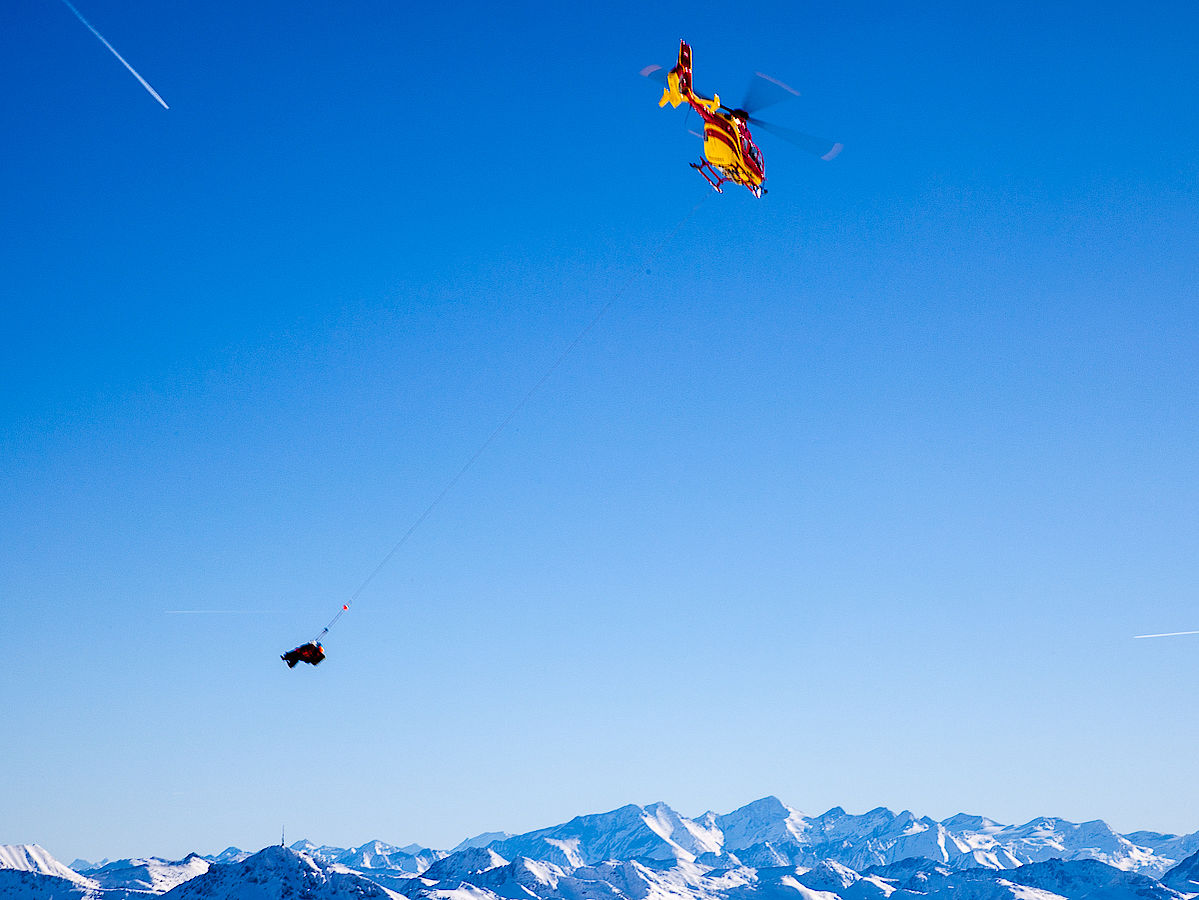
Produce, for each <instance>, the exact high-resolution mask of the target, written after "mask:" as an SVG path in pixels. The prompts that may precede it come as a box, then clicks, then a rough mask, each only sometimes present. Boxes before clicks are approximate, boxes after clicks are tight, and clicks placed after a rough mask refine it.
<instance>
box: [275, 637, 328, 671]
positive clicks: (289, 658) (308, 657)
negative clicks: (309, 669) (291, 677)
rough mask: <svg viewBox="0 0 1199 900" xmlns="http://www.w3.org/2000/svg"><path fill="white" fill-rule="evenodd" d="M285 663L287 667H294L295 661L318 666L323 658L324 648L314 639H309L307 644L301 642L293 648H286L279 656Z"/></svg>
mask: <svg viewBox="0 0 1199 900" xmlns="http://www.w3.org/2000/svg"><path fill="white" fill-rule="evenodd" d="M279 658H280V659H281V660H283V661H284V662H285V663H287V668H289V669H294V668H295V667H296V663H298V662H306V663H308V664H309V665H312V666H318V665H320V663H321V660H323V659H324V658H325V648H324V647H322V646H321V645H320V644H319V643H317V642H316V641H309V642H308V643H307V644H301V645H300V646H298V647H296V649H295V650H288V651H287V652H286V653H284V654H283V655H282V656H280V657H279Z"/></svg>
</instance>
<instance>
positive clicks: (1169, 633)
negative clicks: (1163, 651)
mask: <svg viewBox="0 0 1199 900" xmlns="http://www.w3.org/2000/svg"><path fill="white" fill-rule="evenodd" d="M1180 634H1199V631H1167V632H1166V633H1165V634H1134V635H1133V637H1134V638H1151V637H1178V636H1179V635H1180Z"/></svg>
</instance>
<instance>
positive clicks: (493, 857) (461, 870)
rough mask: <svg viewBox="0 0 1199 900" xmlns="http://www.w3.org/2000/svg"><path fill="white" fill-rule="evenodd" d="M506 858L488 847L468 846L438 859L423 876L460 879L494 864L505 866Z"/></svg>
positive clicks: (433, 878) (437, 878)
mask: <svg viewBox="0 0 1199 900" xmlns="http://www.w3.org/2000/svg"><path fill="white" fill-rule="evenodd" d="M506 865H508V860H506V859H504V857H502V856H500V855H499V854H498V853H496V852H495V851H494V850H492V849H490V848H488V847H468V848H467V849H466V850H459V851H458V852H457V853H451V854H450V855H449V856H447V857H445V858H444V859H439V860H438V861H437V862H435V863H433V865H431V866H429V868H428V869H426V870H425V872H424V875H423V877H424V878H426V879H430V880H435V881H446V880H448V879H458V880H462V879H465V878H468V877H469V876H471V875H474V874H476V873H478V872H486V871H487V870H488V869H494V868H495V867H496V866H506Z"/></svg>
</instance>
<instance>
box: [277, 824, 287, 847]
mask: <svg viewBox="0 0 1199 900" xmlns="http://www.w3.org/2000/svg"><path fill="white" fill-rule="evenodd" d="M279 846H280V847H286V846H287V826H286V825H284V826H283V831H282V833H281V834H280V835H279Z"/></svg>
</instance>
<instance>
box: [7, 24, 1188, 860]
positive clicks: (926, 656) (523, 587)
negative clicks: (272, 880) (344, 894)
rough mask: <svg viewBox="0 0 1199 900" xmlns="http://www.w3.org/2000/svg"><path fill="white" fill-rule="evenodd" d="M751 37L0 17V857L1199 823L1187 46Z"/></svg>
mask: <svg viewBox="0 0 1199 900" xmlns="http://www.w3.org/2000/svg"><path fill="white" fill-rule="evenodd" d="M728 10H729V8H728V6H727V4H714V3H711V4H705V3H700V4H695V3H690V4H681V3H672V2H668V3H659V4H651V5H645V4H631V3H613V4H601V5H597V6H593V7H590V8H587V7H580V6H578V5H576V4H565V5H563V4H541V3H517V4H513V5H509V7H508V8H505V9H503V10H498V9H496V8H495V7H493V5H491V4H465V5H463V4H458V5H455V6H454V7H453V8H441V7H436V6H430V7H425V6H422V7H420V8H417V9H410V8H407V7H405V6H404V5H402V4H401V5H396V4H384V3H376V2H363V3H358V4H350V5H348V6H347V5H346V4H340V5H327V6H319V5H317V6H313V5H309V6H296V5H292V4H287V5H284V4H279V3H272V2H269V0H268V2H262V3H257V4H253V5H250V6H247V5H246V4H235V3H229V2H225V0H216V2H213V3H206V4H192V5H186V4H177V3H160V4H151V3H132V4H130V3H124V4H121V3H115V2H112V0H94V2H93V0H88V2H86V3H84V4H83V5H81V6H80V12H81V13H82V14H83V15H84V16H86V17H87V18H88V20H89V21H90V22H91V23H92V24H93V25H94V26H95V27H96V28H97V29H98V30H99V31H100V32H101V33H102V34H104V36H105V37H106V38H107V39H108V40H109V41H110V42H111V43H112V44H113V46H114V47H116V48H117V50H118V51H119V52H120V53H121V54H122V55H123V56H124V57H125V58H126V59H127V60H128V61H129V62H130V63H131V64H132V65H133V66H134V67H135V68H136V69H137V70H138V71H139V72H140V73H141V74H142V75H143V76H144V77H145V78H146V79H147V81H148V82H149V83H150V84H152V85H153V86H154V88H155V89H156V90H157V91H158V92H159V93H160V94H161V95H162V96H163V98H164V99H165V100H166V101H167V102H168V103H169V104H170V106H171V108H170V110H169V111H168V110H164V109H163V108H162V107H161V106H159V105H158V104H157V103H156V102H155V101H154V99H153V98H152V97H151V96H150V95H149V94H148V93H147V92H146V91H145V90H144V89H143V88H142V87H141V86H140V85H139V84H138V83H137V82H136V80H134V78H133V77H132V76H131V75H130V74H129V73H128V72H127V71H126V70H125V69H124V68H123V67H122V66H121V65H120V63H119V62H118V61H117V60H116V59H115V58H114V57H113V56H112V55H111V54H110V53H109V52H108V51H107V50H106V49H105V48H104V47H103V45H102V44H100V43H99V42H98V41H97V40H96V39H95V38H94V37H93V36H92V35H91V34H90V33H89V32H88V31H87V29H86V28H84V27H83V26H82V25H81V24H80V22H79V21H78V20H77V19H76V18H75V17H74V16H73V15H72V14H71V12H70V10H69V9H67V8H66V7H65V6H64V5H63V4H61V3H58V2H55V0H22V2H20V3H17V4H10V5H8V6H7V7H6V9H5V12H4V21H3V28H0V35H3V37H0V40H2V41H3V43H4V53H3V54H0V72H2V74H3V78H4V84H5V85H6V89H5V90H4V91H3V92H0V130H2V132H3V134H4V135H5V139H4V141H3V142H0V178H2V179H3V196H4V202H3V204H2V206H0V223H2V224H3V231H4V235H5V239H4V240H3V241H2V242H0V273H2V274H0V279H2V280H0V290H2V292H3V298H4V299H3V303H2V304H0V341H3V344H2V347H3V352H2V353H0V384H2V385H3V391H0V460H2V462H3V465H2V468H0V473H2V477H0V534H3V540H0V603H2V604H3V609H4V610H5V613H6V630H5V636H6V641H5V643H6V647H7V652H6V654H5V656H4V657H3V661H2V662H0V672H2V673H3V683H4V685H5V688H6V690H5V695H6V700H5V704H4V707H5V709H4V722H5V731H6V733H7V735H8V739H6V740H4V741H2V742H0V796H2V797H4V804H3V815H0V842H6V843H20V842H38V843H41V844H42V845H43V846H45V847H47V848H48V849H49V850H50V851H51V852H53V853H54V854H56V855H57V856H59V857H61V858H63V859H65V860H68V861H69V860H70V859H72V858H74V857H75V856H85V857H91V858H98V857H101V856H109V857H118V856H129V855H148V854H157V855H162V856H182V855H183V854H185V853H187V852H189V851H192V850H196V851H200V852H213V851H217V850H220V849H222V848H223V847H224V846H226V845H228V844H237V845H239V846H242V847H245V848H248V849H256V848H258V847H260V846H263V845H265V844H267V843H270V842H272V841H273V840H276V839H277V836H278V832H279V827H280V825H281V824H286V825H287V829H288V834H289V836H294V837H296V838H299V837H301V836H307V837H309V838H311V839H313V840H316V841H318V842H327V843H332V844H340V845H350V844H355V843H361V842H363V841H365V840H368V839H371V838H381V839H384V840H388V841H391V842H394V843H398V844H403V843H407V842H409V841H416V842H420V843H424V844H428V845H432V846H439V847H444V846H449V845H452V844H454V843H456V842H457V841H459V840H460V839H462V838H464V837H467V836H469V835H472V834H475V833H478V832H481V831H484V830H498V829H503V830H508V831H522V830H527V829H530V828H534V827H539V826H543V825H547V824H551V823H554V822H558V821H562V820H565V819H566V818H569V817H570V816H573V815H575V814H578V813H581V812H587V811H597V810H603V809H610V808H614V807H616V806H619V805H622V804H624V803H627V802H637V803H648V802H652V801H655V800H665V801H666V802H668V803H670V804H671V805H673V806H675V807H676V808H678V809H679V810H680V811H681V812H683V813H685V814H690V815H694V814H698V813H700V812H702V811H703V810H705V809H708V808H712V809H715V810H717V811H728V810H730V809H732V808H734V807H736V806H739V805H741V804H743V803H745V802H748V801H750V800H753V799H756V798H757V797H760V796H763V795H766V794H776V795H778V796H780V797H781V798H782V799H783V800H785V801H786V802H788V803H789V804H791V805H793V806H796V807H798V808H800V809H801V810H804V811H806V812H809V813H819V812H822V811H824V810H825V809H827V808H829V807H831V806H833V805H843V806H845V807H846V808H847V809H848V810H850V811H851V812H862V811H865V810H866V809H868V808H871V807H873V806H876V805H887V806H890V807H892V808H910V809H912V810H914V811H915V812H917V813H919V814H929V815H933V816H935V817H938V818H941V817H945V816H949V815H951V814H953V813H956V812H959V811H967V812H974V813H981V814H985V815H989V816H992V817H994V818H997V819H1000V820H1003V821H1009V822H1018V821H1026V820H1028V819H1031V818H1033V817H1034V816H1037V815H1045V814H1050V815H1061V816H1064V817H1067V818H1072V819H1074V820H1084V819H1090V818H1096V817H1102V818H1105V819H1107V820H1108V821H1109V822H1110V823H1111V824H1113V826H1115V827H1117V828H1118V829H1123V830H1133V829H1137V828H1153V829H1158V830H1163V831H1179V832H1182V831H1188V832H1189V831H1194V830H1196V829H1199V818H1197V817H1196V815H1195V812H1194V810H1195V809H1196V800H1197V799H1199V798H1196V795H1195V784H1196V783H1197V781H1199V779H1197V777H1196V776H1197V775H1199V768H1197V766H1199V763H1197V762H1196V759H1195V755H1194V752H1193V748H1194V746H1195V745H1196V741H1197V740H1199V728H1197V726H1196V723H1195V720H1194V717H1193V716H1192V715H1190V710H1191V709H1192V708H1193V705H1194V704H1193V692H1192V689H1191V686H1192V685H1193V683H1194V678H1195V674H1196V648H1197V647H1199V644H1196V643H1195V641H1196V640H1197V639H1195V638H1177V639H1173V640H1160V641H1134V640H1132V639H1131V638H1132V635H1134V634H1138V633H1144V632H1156V631H1172V630H1182V629H1190V628H1199V609H1197V608H1196V603H1195V593H1196V591H1195V588H1196V567H1195V552H1194V548H1195V547H1196V545H1197V540H1199V517H1197V515H1196V510H1197V509H1199V488H1197V484H1196V479H1195V471H1194V459H1195V450H1194V448H1195V447H1196V446H1197V445H1199V425H1197V423H1199V417H1197V415H1196V414H1197V413H1199V403H1197V398H1199V366H1197V363H1196V359H1197V358H1199V307H1197V305H1196V303H1195V297H1196V288H1197V287H1199V270H1197V268H1196V259H1197V258H1199V255H1197V251H1199V217H1197V216H1196V208H1197V200H1199V191H1197V184H1199V126H1197V125H1196V116H1195V110H1196V109H1197V108H1199V103H1197V100H1199V97H1197V93H1199V91H1197V88H1196V85H1199V61H1197V60H1196V57H1195V54H1194V52H1193V36H1194V35H1195V34H1196V33H1199V8H1196V7H1195V6H1194V5H1193V4H1186V3H1165V4H1155V5H1152V6H1151V7H1150V6H1146V5H1144V4H1132V3H1107V4H1102V3H1101V4H1087V5H1082V4H1065V5H1059V6H1058V7H1055V8H1045V7H1044V6H1043V5H1041V4H1031V3H1016V4H1004V5H1002V6H1001V7H994V6H992V7H987V8H979V9H974V10H965V9H962V8H960V7H959V5H957V4H948V3H945V4H932V5H925V6H923V7H922V8H920V9H918V10H917V9H910V8H909V9H893V8H881V7H880V6H876V5H874V4H863V3H841V4H834V5H831V6H830V5H827V4H826V5H816V4H812V5H802V4H791V3H776V2H765V3H761V4H757V5H756V8H755V10H754V11H753V14H752V15H751V16H749V17H748V18H747V19H745V20H736V21H732V20H730V19H729V17H728ZM680 37H686V38H687V39H688V41H689V42H690V43H691V44H692V46H693V48H694V53H695V78H696V85H697V88H698V89H700V90H701V91H716V92H719V93H721V94H722V96H724V97H726V98H729V99H735V98H736V96H737V94H738V92H739V91H741V90H742V89H743V86H744V84H745V83H746V80H747V78H748V76H749V74H750V73H752V72H753V71H763V72H768V73H770V74H772V75H775V76H777V77H779V78H782V79H783V80H785V81H787V82H788V83H790V84H793V85H794V86H795V87H797V88H799V89H800V91H801V92H802V94H803V96H802V97H801V98H799V99H798V100H796V101H794V102H793V103H790V104H788V105H787V106H782V107H778V108H777V112H776V111H775V110H772V111H771V113H773V114H774V115H773V118H774V119H775V120H776V121H779V122H780V123H782V124H786V125H789V126H791V127H796V128H801V129H804V130H807V131H812V132H816V133H818V134H823V135H827V136H829V137H830V138H833V139H836V140H840V141H843V142H844V143H845V145H846V149H845V152H844V153H843V154H842V155H841V156H840V157H839V158H838V159H837V160H835V161H834V162H832V163H822V162H820V161H818V160H815V159H812V158H809V157H806V156H804V155H802V154H800V153H798V152H794V151H793V150H792V149H791V148H789V147H788V146H787V145H786V144H782V143H779V142H777V141H773V142H772V141H771V139H770V136H769V135H761V136H760V137H761V145H762V147H763V150H764V151H765V153H766V162H767V175H768V182H767V184H768V187H769V188H770V194H769V195H768V196H767V197H766V198H765V199H764V200H762V201H755V200H754V199H753V198H752V197H750V196H749V195H748V194H747V193H745V192H743V191H731V192H728V193H726V194H725V195H723V196H710V195H709V194H710V192H708V189H707V187H706V186H705V184H704V183H703V182H702V180H701V179H700V178H699V177H698V176H696V174H695V173H694V172H692V171H691V170H690V169H689V168H688V167H687V163H688V162H689V161H691V160H693V159H697V158H698V152H699V143H698V141H697V140H696V139H695V138H694V137H692V136H690V135H689V134H688V133H687V129H686V127H685V126H684V114H683V111H682V110H670V109H666V110H662V109H659V108H658V107H657V106H656V101H657V88H656V86H655V85H653V84H652V83H650V82H647V81H645V80H643V79H639V78H638V77H637V76H636V73H637V71H638V70H639V69H640V68H641V67H642V66H644V65H646V64H648V63H651V62H657V63H660V64H669V63H670V62H671V60H672V58H673V56H674V54H675V52H676V49H677V42H678V39H679V38H680ZM697 204H698V208H696V207H697ZM693 210H694V212H692V211H693ZM680 223H682V224H681V226H680ZM676 228H677V231H676V230H675V229H676ZM672 232H673V233H674V237H673V239H672V240H670V242H669V243H668V244H666V243H664V242H665V241H666V239H667V237H668V236H669V235H671V234H672ZM606 304H611V305H610V306H609V307H608V309H607V312H606V314H605V315H604V316H603V318H602V320H601V321H600V322H599V323H598V324H597V325H596V327H595V328H593V329H592V330H590V331H588V332H587V333H586V335H585V336H584V337H583V339H582V340H581V341H580V342H579V344H578V346H577V347H575V349H574V350H573V352H572V353H571V355H570V356H569V358H568V359H567V360H566V362H565V363H564V364H563V365H562V366H561V367H560V368H558V369H557V370H556V371H555V372H554V373H553V375H552V377H551V378H550V379H549V380H548V381H547V382H546V383H545V385H544V387H543V388H542V389H541V390H539V391H538V392H537V393H536V394H535V395H534V396H533V397H532V398H531V399H530V401H529V403H528V404H527V405H526V406H525V407H524V408H523V409H522V410H521V412H520V413H519V415H518V416H517V417H516V418H515V419H514V420H513V421H512V423H511V425H510V426H509V427H508V428H507V429H506V430H505V431H504V433H503V434H502V435H501V436H500V437H499V438H498V439H497V440H496V441H495V442H494V443H493V444H492V445H491V446H490V447H489V448H488V450H487V452H486V453H485V454H483V455H482V456H481V457H480V458H479V460H478V462H477V463H476V464H475V465H474V466H473V467H472V468H471V469H470V471H469V472H468V473H467V474H466V475H465V476H464V477H463V478H462V479H461V480H460V481H459V482H458V483H457V484H456V485H455V486H454V488H453V490H452V491H450V492H449V493H448V494H447V495H446V497H445V499H444V501H442V502H441V503H440V504H439V505H438V506H437V507H436V509H435V510H434V511H433V513H432V515H430V517H429V518H428V519H427V520H425V521H424V522H423V523H422V525H421V527H420V528H419V529H417V531H416V532H415V533H414V534H413V536H412V538H411V539H410V540H409V541H407V542H406V543H405V545H404V546H403V547H402V548H401V550H400V552H399V553H398V554H397V555H396V556H395V558H394V559H393V560H392V561H391V563H390V564H389V565H388V566H387V567H386V568H385V569H384V570H383V571H382V572H381V573H380V574H379V575H378V577H376V578H374V579H373V580H372V581H371V583H370V584H369V586H368V587H367V589H366V590H365V591H364V592H363V593H362V595H361V598H360V599H359V601H358V602H357V604H356V605H355V607H354V609H353V611H352V613H351V614H350V615H349V616H347V617H346V618H345V619H344V620H343V621H342V623H340V624H339V625H338V627H337V629H336V631H335V632H334V633H333V634H332V635H330V639H329V641H328V650H329V654H330V658H329V661H328V663H326V664H324V665H322V666H321V667H320V668H319V669H315V670H310V669H307V668H305V669H304V670H302V671H301V670H297V671H294V672H289V671H288V670H287V669H286V668H285V667H284V666H283V664H282V663H281V662H280V661H279V660H278V654H279V653H280V652H282V651H283V650H285V649H288V648H290V647H291V646H294V645H295V644H297V643H300V642H302V641H304V640H306V639H308V638H310V637H311V636H312V635H313V634H315V633H316V632H317V631H318V630H319V629H320V627H321V626H322V625H323V624H324V623H325V622H326V621H327V620H328V619H329V618H330V617H331V616H332V615H333V613H334V612H335V611H336V609H337V608H338V605H339V604H340V603H342V602H343V600H345V599H346V598H347V597H348V596H349V595H350V594H351V593H352V592H353V591H354V590H355V589H356V588H357V587H358V586H359V585H360V584H361V583H362V582H363V579H364V578H365V577H366V576H367V575H368V574H369V573H370V572H371V571H372V570H373V569H374V567H375V566H376V565H377V564H378V562H379V561H380V559H382V558H383V556H384V555H385V554H386V553H387V552H388V550H389V549H390V548H391V547H392V546H393V545H394V544H395V542H396V541H397V540H398V539H399V538H400V536H401V535H402V534H403V533H404V532H405V530H406V529H407V528H408V527H409V526H410V525H411V524H412V523H413V522H414V521H415V520H416V519H417V517H418V516H419V515H420V514H421V512H422V510H424V509H425V508H426V507H427V506H428V504H429V503H430V502H431V501H432V500H433V499H434V498H435V497H436V496H437V495H438V494H439V492H440V491H441V490H442V489H443V487H445V485H446V484H447V483H448V482H449V480H450V479H451V478H452V477H453V476H454V474H455V473H456V472H457V471H458V470H459V469H460V467H461V466H462V465H463V463H464V462H465V461H466V460H468V459H469V458H470V457H471V455H472V454H473V453H474V452H475V451H476V450H477V449H478V448H479V447H480V445H481V444H482V442H483V441H484V440H485V439H486V438H487V436H488V434H490V433H491V432H492V430H493V429H494V428H495V427H496V426H497V424H499V423H500V422H501V421H503V419H504V417H505V416H506V415H507V414H508V413H509V412H510V411H511V410H512V409H513V408H514V407H515V406H516V404H517V403H519V402H520V400H521V398H522V397H524V396H525V395H526V393H527V392H528V391H529V389H530V388H531V387H532V386H533V385H534V384H536V383H537V382H538V379H539V378H541V376H542V375H543V374H544V373H545V372H546V371H547V370H548V369H549V367H550V366H552V365H553V363H554V361H555V360H556V359H558V357H559V356H560V354H561V353H562V352H563V350H564V349H565V348H566V347H567V346H569V345H570V343H571V341H572V340H573V339H574V338H575V337H576V336H577V335H579V334H580V332H581V331H582V330H583V328H584V327H585V326H586V325H587V323H588V322H590V321H591V320H592V319H593V318H594V317H595V315H596V314H597V313H598V312H599V311H600V310H602V309H604V308H605V305H606ZM188 610H190V611H202V612H191V613H182V612H179V611H188Z"/></svg>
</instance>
